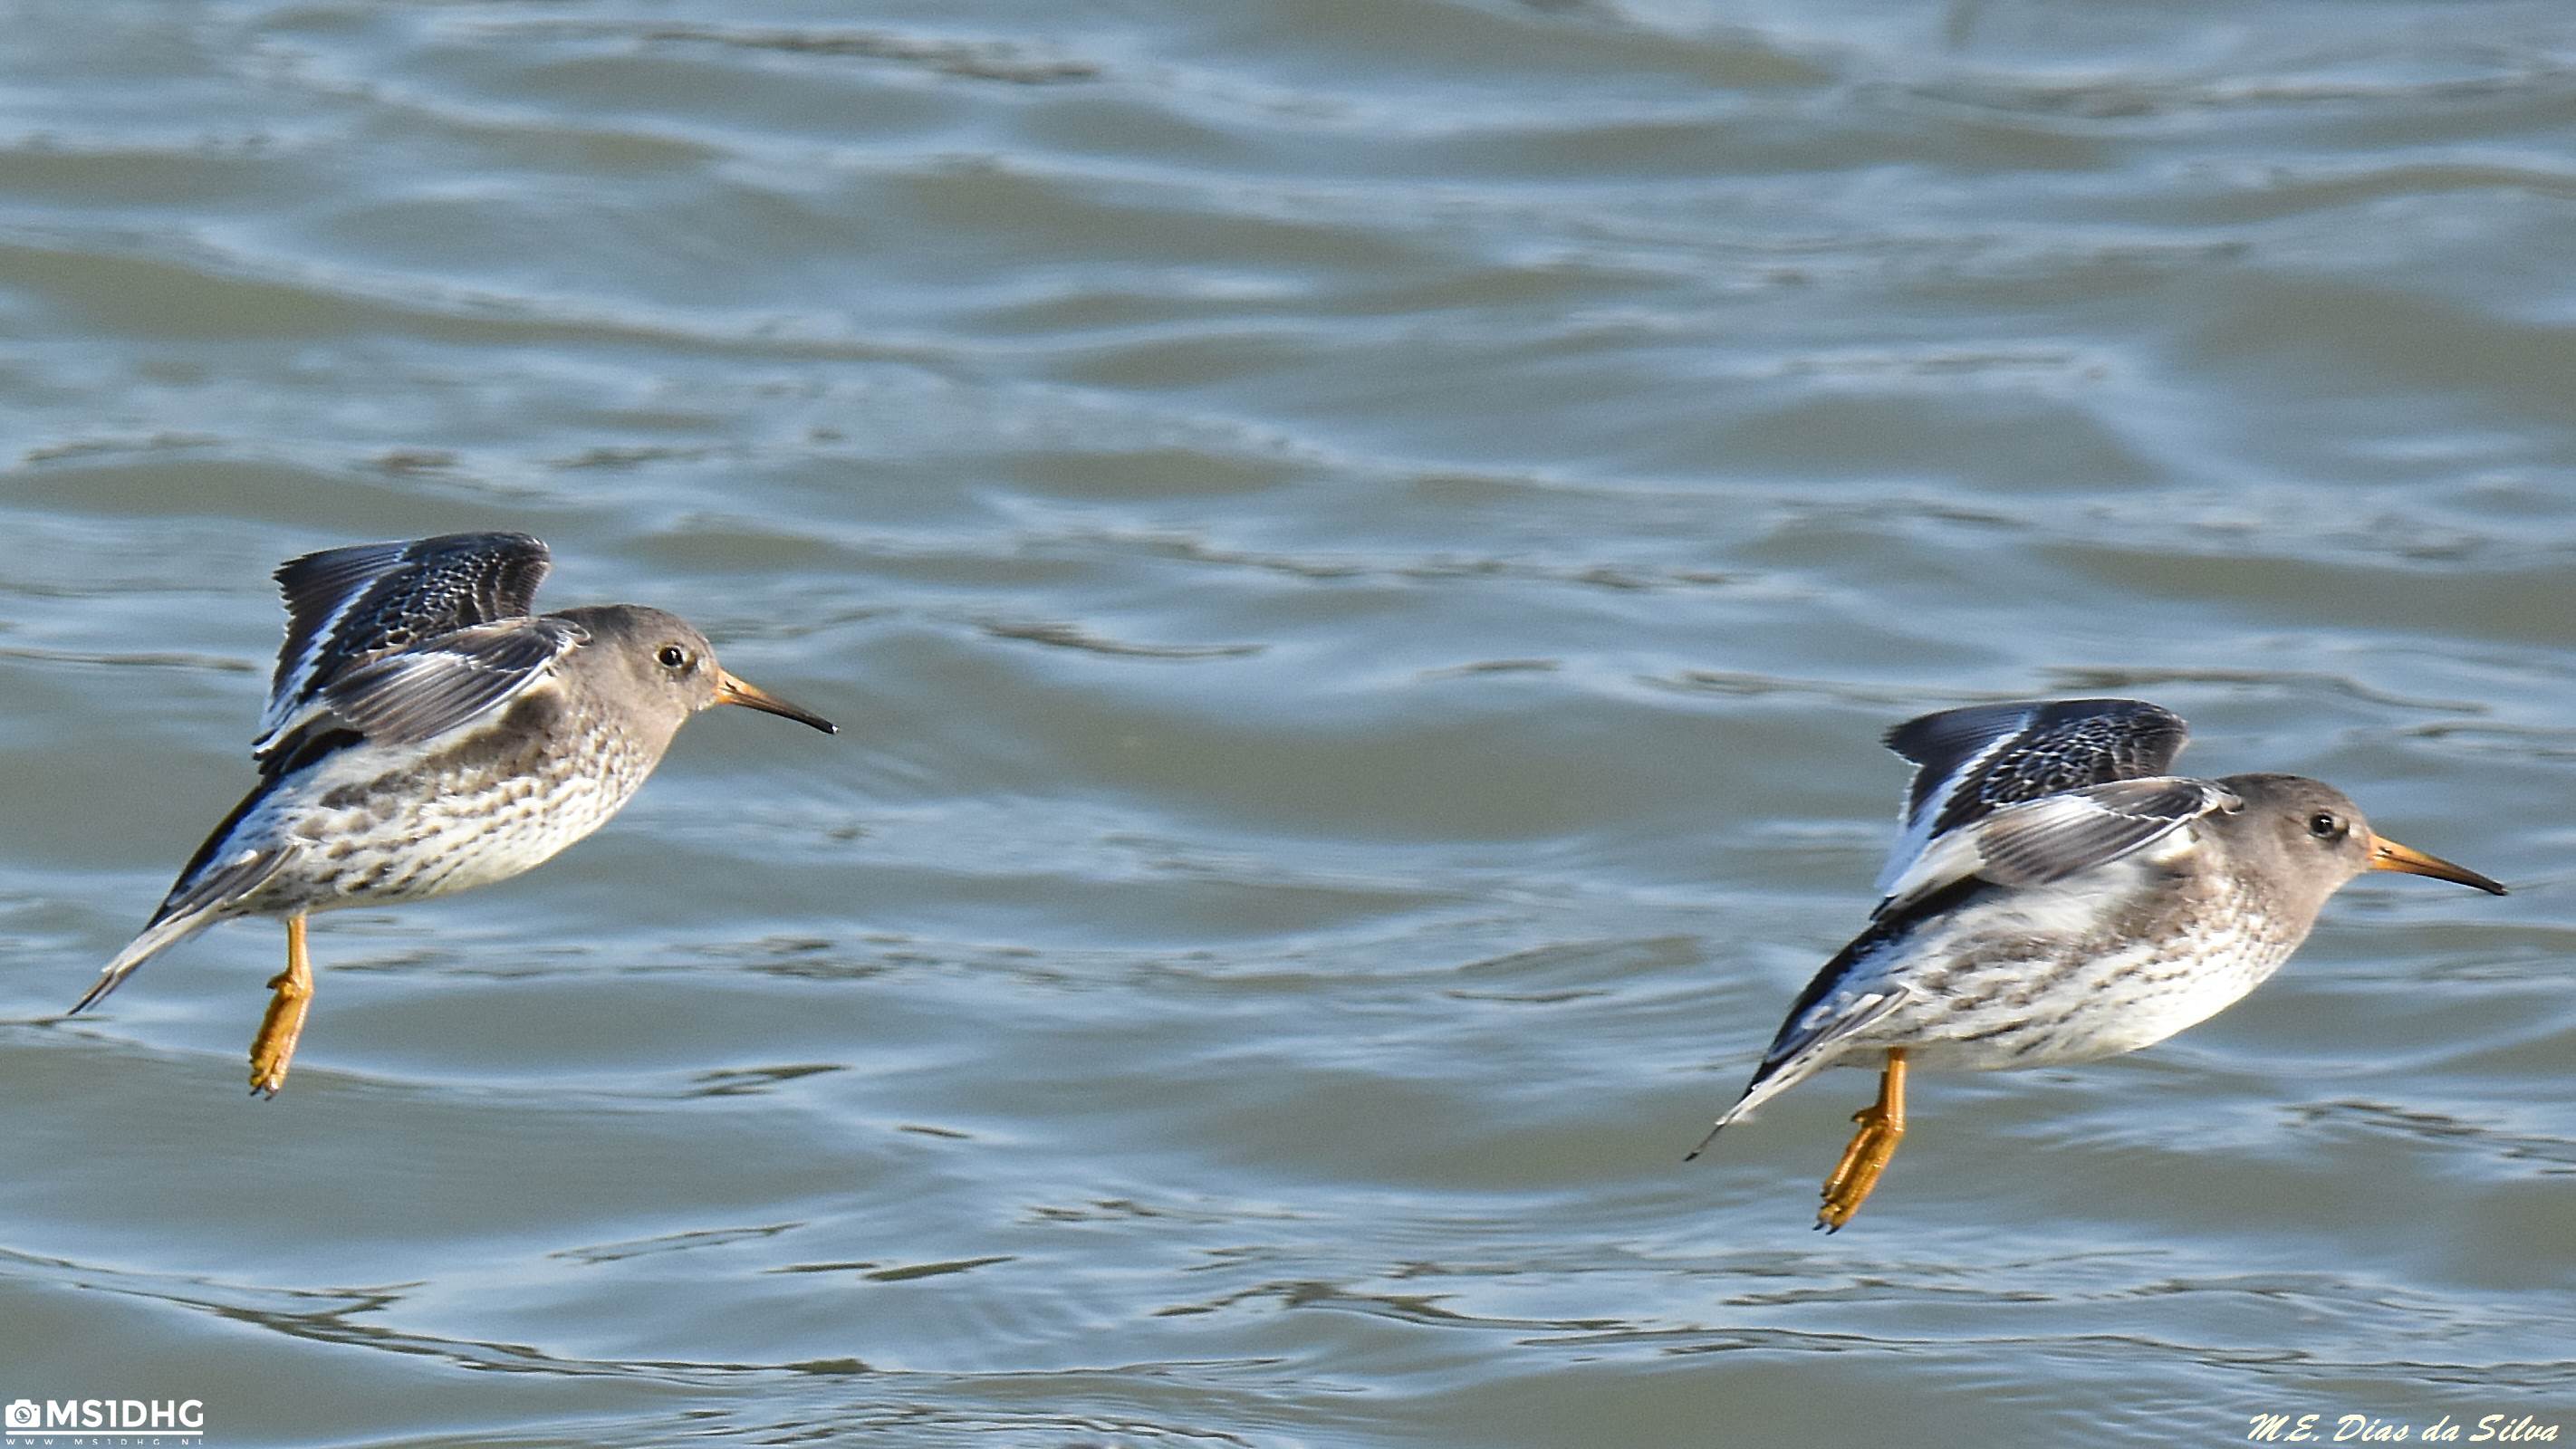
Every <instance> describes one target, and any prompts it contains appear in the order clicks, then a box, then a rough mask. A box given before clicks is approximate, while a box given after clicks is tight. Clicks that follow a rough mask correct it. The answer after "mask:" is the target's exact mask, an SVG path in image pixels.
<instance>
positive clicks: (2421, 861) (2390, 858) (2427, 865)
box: [2370, 835, 2504, 896]
mask: <svg viewBox="0 0 2576 1449" xmlns="http://www.w3.org/2000/svg"><path fill="white" fill-rule="evenodd" d="M2370 868H2371V869H2372V870H2402V871H2404V872H2406V873H2407V874H2408V875H2429V876H2431V877H2432V878H2433V879H2435V880H2449V881H2458V882H2459V883H2460V884H2462V885H2464V886H2476V887H2477V888H2478V889H2479V890H2482V891H2485V892H2486V893H2487V894H2488V895H2491V896H2500V895H2503V894H2504V887H2503V886H2500V885H2498V884H2496V883H2495V882H2494V881H2491V880H2489V879H2487V878H2486V877H2485V876H2482V875H2480V874H2478V873H2477V872H2476V871H2473V870H2471V869H2469V868H2468V867H2466V866H2461V865H2453V864H2451V863H2450V862H2449V861H2447V860H2444V859H2442V858H2441V857H2440V856H2437V855H2426V854H2425V853H2424V852H2422V851H2420V850H2414V849H2410V848H2409V847H2407V846H2403V845H2400V844H2398V843H2397V842H2396V841H2394V840H2391V839H2389V838H2388V837H2387V836H2385V835H2373V836H2371V837H2370Z"/></svg>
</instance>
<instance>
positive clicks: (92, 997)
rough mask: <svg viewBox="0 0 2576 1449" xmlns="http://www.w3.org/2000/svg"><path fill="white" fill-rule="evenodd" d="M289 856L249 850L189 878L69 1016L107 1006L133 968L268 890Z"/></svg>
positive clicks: (267, 850) (281, 851) (108, 964)
mask: <svg viewBox="0 0 2576 1449" xmlns="http://www.w3.org/2000/svg"><path fill="white" fill-rule="evenodd" d="M287 856H288V852H286V851H284V850H278V849H265V850H245V851H243V852H241V853H240V854H239V855H236V856H234V857H233V858H232V859H231V860H228V861H226V862H224V863H223V864H221V865H217V866H212V867H209V868H208V869H205V870H203V871H199V872H197V873H196V874H194V875H192V876H190V877H188V878H186V879H185V881H184V884H183V886H182V888H180V889H178V890H174V891H172V892H171V893H170V898H169V899H168V900H165V901H163V902H162V903H161V909H159V910H157V911H154V912H153V913H152V919H151V921H150V922H148V923H147V924H146V925H145V926H144V927H143V932H142V934H141V935H138V936H136V937H135V938H134V939H133V940H131V941H128V942H127V943H126V944H125V949H124V950H122V951H119V952H117V953H116V959H115V960H113V961H110V962H108V963H107V968H106V969H105V970H103V971H101V972H99V974H98V982H97V984H95V985H93V986H91V987H90V989H89V994H88V995H86V996H84V997H82V998H81V999H80V1000H79V1001H78V1002H76V1003H74V1004H73V1006H72V1009H71V1010H70V1011H69V1012H67V1013H65V1015H69V1016H78V1015H80V1014H81V1013H82V1012H84V1011H87V1010H89V1009H90V1008H91V1007H93V1006H96V1005H97V1004H98V1003H100V1002H101V1001H104V1000H106V999H107V994H108V993H109V992H111V991H114V990H115V989H116V988H117V987H118V986H119V985H120V984H122V983H123V982H124V980H125V978H126V977H128V976H131V975H133V974H134V968H136V967H137V966H140V965H142V964H143V963H144V962H146V961H149V960H151V959H152V958H153V957H154V956H156V955H159V954H160V953H161V952H163V951H166V950H168V949H169V948H170V947H172V946H175V945H177V944H179V943H180V942H181V941H184V940H186V939H188V938H189V937H190V936H193V935H195V934H197V933H198V932H199V931H202V930H204V929H205V928H207V927H208V926H211V925H213V924H214V923H215V922H217V921H219V920H222V919H223V910H224V907H226V906H229V905H231V904H233V903H234V902H236V901H238V900H240V899H242V898H243V897H244V896H247V895H249V894H250V893H251V892H253V891H255V890H258V889H259V888H260V887H261V886H264V885H266V884H268V881H269V878H270V877H272V876H274V875H276V874H277V872H278V870H279V869H280V868H281V867H283V866H284V865H285V864H286V861H287Z"/></svg>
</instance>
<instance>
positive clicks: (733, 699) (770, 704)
mask: <svg viewBox="0 0 2576 1449" xmlns="http://www.w3.org/2000/svg"><path fill="white" fill-rule="evenodd" d="M716 703H718V704H739V705H742V706H744V707H745V708H748V709H756V710H759V711H761V712H762V713H764V714H774V715H778V716H780V717H782V718H785V719H792V720H794V721H796V722H797V723H798V724H801V725H812V726H813V727H814V728H816V729H818V730H821V731H822V732H823V733H825V734H827V735H837V734H839V733H840V732H841V727H840V726H839V725H836V724H834V723H832V722H831V721H830V720H827V719H825V718H823V717H822V716H821V715H819V714H816V713H815V712H814V711H812V710H810V709H799V708H797V707H796V706H795V705H792V704H789V703H788V702H787V701H785V700H783V699H780V698H779V697H778V696H777V695H774V694H771V693H770V692H769V691H768V690H765V689H762V688H760V687H759V686H757V685H752V684H745V683H743V682H742V681H741V680H739V679H736V678H734V677H733V675H732V674H731V673H730V672H728V671H726V670H722V669H719V670H717V671H716ZM2426 859H2430V857H2429V856H2428V857H2426ZM2433 863H2434V864H2436V865H2439V864H2441V862H2440V861H2434V862H2433ZM2452 868H2453V869H2457V867H2452Z"/></svg>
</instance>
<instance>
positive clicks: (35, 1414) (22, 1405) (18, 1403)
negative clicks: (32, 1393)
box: [8, 1399, 45, 1429]
mask: <svg viewBox="0 0 2576 1449" xmlns="http://www.w3.org/2000/svg"><path fill="white" fill-rule="evenodd" d="M44 1418H45V1411H44V1410H43V1409H40V1408H38V1407H37V1406H36V1401H35V1400H33V1399H11V1400H10V1401H9V1411H8V1420H9V1427H10V1428H12V1429H33V1428H35V1427H36V1426H37V1425H39V1424H41V1423H43V1422H44Z"/></svg>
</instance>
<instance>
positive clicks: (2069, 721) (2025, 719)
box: [1878, 699, 2190, 896]
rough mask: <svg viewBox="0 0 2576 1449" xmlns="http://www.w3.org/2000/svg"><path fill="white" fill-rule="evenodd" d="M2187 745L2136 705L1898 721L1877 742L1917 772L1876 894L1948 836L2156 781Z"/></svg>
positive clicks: (2178, 720)
mask: <svg viewBox="0 0 2576 1449" xmlns="http://www.w3.org/2000/svg"><path fill="white" fill-rule="evenodd" d="M2189 737H2190V729H2189V727H2188V726H2186V725H2185V724H2184V723H2183V721H2182V717H2181V716H2180V715H2177V714H2175V713H2174V712H2172V711H2171V710H2167V709H2162V708H2159V707H2158V706H2156V705H2152V704H2148V703H2146V702H2145V701H2143V700H2136V699H2060V700H2044V699H2032V700H2014V701H2012V702H2009V703H2005V704H1980V705H1970V706H1968V707H1967V708H1965V709H1948V710H1942V711H1940V712H1938V713H1936V714H1927V715H1923V716H1920V717H1918V718H1915V719H1910V720H1907V721H1906V722H1905V723H1903V724H1900V725H1898V726H1896V727H1895V728H1894V729H1891V730H1889V731H1888V732H1887V747H1888V748H1889V749H1891V750H1894V751H1895V752H1896V753H1897V754H1899V755H1901V756H1903V757H1904V758H1906V759H1907V760H1910V761H1912V762H1913V763H1914V764H1915V765H1916V767H1917V768H1916V770H1915V773H1914V780H1913V783H1912V784H1911V785H1910V786H1909V787H1908V788H1907V791H1906V799H1905V828H1904V833H1903V834H1902V835H1901V836H1900V837H1899V839H1898V840H1897V843H1896V848H1895V849H1894V850H1893V851H1891V852H1890V853H1889V855H1888V860H1887V867H1886V869H1885V870H1883V871H1881V872H1880V873H1879V878H1878V889H1879V893H1880V894H1881V895H1882V896H1886V895H1891V894H1893V893H1894V891H1893V888H1894V886H1895V883H1896V881H1897V880H1898V879H1899V878H1900V877H1902V876H1904V875H1906V874H1907V873H1908V872H1909V871H1911V870H1912V869H1913V867H1914V865H1915V863H1916V861H1917V860H1919V859H1920V858H1921V857H1922V855H1923V854H1924V852H1925V850H1926V849H1927V848H1928V847H1930V846H1931V844H1932V843H1933V842H1934V841H1936V840H1938V839H1940V838H1941V837H1943V836H1945V835H1948V834H1949V833H1951V832H1952V831H1955V830H1959V829H1962V828H1963V827H1966V826H1968V825H1971V824H1974V823H1975V822H1977V821H1979V820H1982V819H1985V818H1986V817H1988V816H1990V815H1992V814H1993V813H1995V812H1996V811H1997V810H2000V809H2003V808H2004V807H2006V806H2010V805H2018V804H2023V803H2026V802H2029V801H2033V800H2041V799H2045V798H2047V797H2049V796H2052V795H2058V794H2062V793H2064V792H2066V791H2069V790H2078V789H2082V788H2084V787H2085V786H2088V785H2101V784H2108V783H2110V782H2112V781H2117V780H2135V779H2141V778H2144V777H2148V776H2158V775H2163V774H2164V773H2165V772H2166V771H2168V770H2170V769H2171V768H2173V762H2174V757H2175V756H2177V755H2179V754H2181V753H2182V747H2183V745H2184V743H2185V741H2186V740H2188V739H2189Z"/></svg>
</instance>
